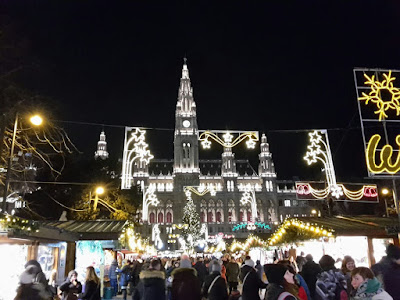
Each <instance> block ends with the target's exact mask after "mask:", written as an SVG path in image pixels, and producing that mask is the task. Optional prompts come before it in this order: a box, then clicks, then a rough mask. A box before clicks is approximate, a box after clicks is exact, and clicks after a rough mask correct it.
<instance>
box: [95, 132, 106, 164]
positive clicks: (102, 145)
mask: <svg viewBox="0 0 400 300" xmlns="http://www.w3.org/2000/svg"><path fill="white" fill-rule="evenodd" d="M94 158H95V159H97V158H101V159H103V160H104V159H107V158H108V151H107V142H106V134H105V132H104V128H103V130H102V131H101V133H100V140H99V141H98V142H97V151H96V152H95V153H94Z"/></svg>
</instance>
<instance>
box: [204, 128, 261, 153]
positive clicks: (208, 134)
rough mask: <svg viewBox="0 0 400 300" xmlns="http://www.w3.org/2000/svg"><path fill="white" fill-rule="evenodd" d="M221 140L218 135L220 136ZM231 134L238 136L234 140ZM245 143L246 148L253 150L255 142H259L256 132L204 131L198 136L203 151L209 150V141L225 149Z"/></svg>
mask: <svg viewBox="0 0 400 300" xmlns="http://www.w3.org/2000/svg"><path fill="white" fill-rule="evenodd" d="M222 133H224V134H223V135H222V138H221V137H220V136H219V135H218V134H222ZM232 133H233V134H238V136H237V137H236V138H235V139H234V136H233V135H232ZM245 139H247V141H246V145H247V148H249V149H254V148H255V145H256V142H258V141H259V138H258V132H254V131H246V132H242V131H216V130H215V131H209V130H206V131H204V132H202V133H201V134H200V136H199V141H201V145H202V146H203V148H204V149H209V148H211V140H214V141H215V142H217V143H218V144H220V145H222V146H223V147H226V148H233V147H235V146H236V145H238V144H239V143H241V142H242V141H244V140H245Z"/></svg>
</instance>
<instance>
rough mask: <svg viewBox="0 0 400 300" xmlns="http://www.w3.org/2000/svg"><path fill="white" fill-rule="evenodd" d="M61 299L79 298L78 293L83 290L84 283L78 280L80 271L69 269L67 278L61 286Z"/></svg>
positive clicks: (75, 299)
mask: <svg viewBox="0 0 400 300" xmlns="http://www.w3.org/2000/svg"><path fill="white" fill-rule="evenodd" d="M58 288H59V290H60V291H61V300H78V297H76V295H77V294H79V293H81V292H82V284H81V283H80V282H79V281H78V273H77V272H76V271H75V270H72V271H69V273H68V277H67V280H65V282H64V283H62V284H61V285H60V286H59V287H58Z"/></svg>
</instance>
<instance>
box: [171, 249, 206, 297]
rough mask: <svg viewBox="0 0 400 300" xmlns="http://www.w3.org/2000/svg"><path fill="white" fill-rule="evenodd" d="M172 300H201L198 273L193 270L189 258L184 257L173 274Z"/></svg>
mask: <svg viewBox="0 0 400 300" xmlns="http://www.w3.org/2000/svg"><path fill="white" fill-rule="evenodd" d="M171 276H172V287H171V299H172V300H187V299H190V300H200V299H201V287H200V280H199V279H198V278H197V271H196V270H195V269H194V268H192V263H191V262H190V260H189V259H188V258H187V257H184V256H182V259H181V263H180V265H179V268H176V269H174V270H173V271H172V273H171Z"/></svg>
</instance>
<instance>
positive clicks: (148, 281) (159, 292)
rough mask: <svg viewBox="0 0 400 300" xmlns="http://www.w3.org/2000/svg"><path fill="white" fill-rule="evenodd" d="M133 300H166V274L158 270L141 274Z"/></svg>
mask: <svg viewBox="0 0 400 300" xmlns="http://www.w3.org/2000/svg"><path fill="white" fill-rule="evenodd" d="M139 278H140V281H139V283H138V285H137V286H136V289H135V292H134V294H133V297H132V300H165V273H164V272H163V271H157V270H146V271H142V272H140V275H139Z"/></svg>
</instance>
